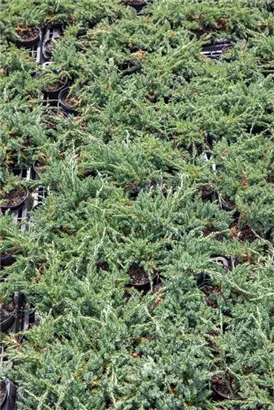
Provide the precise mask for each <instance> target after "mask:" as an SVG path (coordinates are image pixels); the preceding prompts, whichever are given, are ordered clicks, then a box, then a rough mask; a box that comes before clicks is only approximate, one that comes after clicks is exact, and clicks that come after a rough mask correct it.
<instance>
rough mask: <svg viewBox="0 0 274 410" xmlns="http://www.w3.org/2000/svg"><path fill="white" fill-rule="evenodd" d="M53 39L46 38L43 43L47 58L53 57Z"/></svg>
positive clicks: (44, 53)
mask: <svg viewBox="0 0 274 410" xmlns="http://www.w3.org/2000/svg"><path fill="white" fill-rule="evenodd" d="M52 41H53V39H52V38H49V39H48V40H46V41H45V42H44V43H43V48H42V50H43V56H44V57H45V58H46V59H47V60H50V59H51V57H52V49H51V43H52Z"/></svg>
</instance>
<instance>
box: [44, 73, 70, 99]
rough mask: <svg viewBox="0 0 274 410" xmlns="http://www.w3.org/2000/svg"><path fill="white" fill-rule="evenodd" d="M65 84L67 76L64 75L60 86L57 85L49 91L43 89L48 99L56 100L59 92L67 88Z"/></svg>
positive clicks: (66, 83)
mask: <svg viewBox="0 0 274 410" xmlns="http://www.w3.org/2000/svg"><path fill="white" fill-rule="evenodd" d="M67 86H68V78H67V77H66V78H65V79H64V83H63V84H62V85H61V86H59V87H58V88H56V89H55V90H50V91H49V90H45V94H46V96H47V97H48V98H49V99H50V100H58V96H59V94H60V92H61V91H62V90H63V89H65V88H67Z"/></svg>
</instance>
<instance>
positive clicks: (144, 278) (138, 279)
mask: <svg viewBox="0 0 274 410" xmlns="http://www.w3.org/2000/svg"><path fill="white" fill-rule="evenodd" d="M128 274H129V276H130V278H131V282H130V285H131V286H133V287H134V288H136V289H138V290H149V289H150V279H149V276H148V274H147V273H146V272H145V270H144V269H143V268H142V267H141V266H139V265H137V264H133V265H131V266H130V267H129V269H128ZM157 279H158V274H157V273H156V272H154V273H153V274H152V276H151V280H152V282H153V284H155V283H156V282H157Z"/></svg>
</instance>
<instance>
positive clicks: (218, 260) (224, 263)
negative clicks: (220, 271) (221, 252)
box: [212, 256, 229, 270]
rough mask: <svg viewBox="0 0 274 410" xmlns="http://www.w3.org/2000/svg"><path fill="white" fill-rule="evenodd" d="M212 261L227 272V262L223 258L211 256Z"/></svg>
mask: <svg viewBox="0 0 274 410" xmlns="http://www.w3.org/2000/svg"><path fill="white" fill-rule="evenodd" d="M212 260H213V261H215V262H217V263H219V264H221V265H223V268H224V269H225V270H229V261H228V260H227V259H226V258H224V257H223V256H213V257H212Z"/></svg>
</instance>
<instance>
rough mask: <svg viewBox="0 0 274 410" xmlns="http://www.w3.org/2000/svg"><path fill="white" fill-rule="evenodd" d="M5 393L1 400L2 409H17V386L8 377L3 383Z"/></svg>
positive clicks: (0, 406)
mask: <svg viewBox="0 0 274 410" xmlns="http://www.w3.org/2000/svg"><path fill="white" fill-rule="evenodd" d="M1 385H2V386H4V389H5V393H4V396H3V398H2V400H1V402H0V408H1V410H15V408H16V396H17V394H16V391H17V389H16V386H15V384H13V383H12V382H11V381H10V380H8V379H6V380H5V381H4V382H3V383H1Z"/></svg>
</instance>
